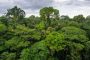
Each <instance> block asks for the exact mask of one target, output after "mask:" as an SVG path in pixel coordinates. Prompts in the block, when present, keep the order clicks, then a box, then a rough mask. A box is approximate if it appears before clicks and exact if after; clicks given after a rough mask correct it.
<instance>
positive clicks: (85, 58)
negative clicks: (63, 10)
mask: <svg viewBox="0 0 90 60" xmlns="http://www.w3.org/2000/svg"><path fill="white" fill-rule="evenodd" d="M89 45H90V16H87V17H86V18H85V17H84V16H83V15H78V16H74V17H73V18H70V17H69V16H64V15H63V16H59V10H57V9H54V8H53V7H44V8H42V9H41V10H40V17H36V16H34V15H31V16H30V17H28V18H26V17H25V12H24V10H22V9H21V8H18V7H17V6H15V7H13V8H11V9H8V10H7V14H6V15H5V16H1V17H0V60H90V46H89Z"/></svg>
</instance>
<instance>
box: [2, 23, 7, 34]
mask: <svg viewBox="0 0 90 60" xmlns="http://www.w3.org/2000/svg"><path fill="white" fill-rule="evenodd" d="M6 30H7V27H6V26H5V25H4V24H2V23H0V33H2V32H5V31H6Z"/></svg>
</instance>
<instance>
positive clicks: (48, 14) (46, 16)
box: [40, 7, 59, 26]
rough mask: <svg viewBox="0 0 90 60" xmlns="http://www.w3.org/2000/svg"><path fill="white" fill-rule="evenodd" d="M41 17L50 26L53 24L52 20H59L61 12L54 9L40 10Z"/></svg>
mask: <svg viewBox="0 0 90 60" xmlns="http://www.w3.org/2000/svg"><path fill="white" fill-rule="evenodd" d="M40 16H41V19H42V20H43V21H45V24H46V25H48V26H49V25H50V24H51V18H56V19H58V18H59V17H58V16H59V11H58V10H57V9H54V8H53V7H45V8H42V9H41V10H40Z"/></svg>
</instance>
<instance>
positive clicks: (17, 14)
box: [6, 6, 25, 20]
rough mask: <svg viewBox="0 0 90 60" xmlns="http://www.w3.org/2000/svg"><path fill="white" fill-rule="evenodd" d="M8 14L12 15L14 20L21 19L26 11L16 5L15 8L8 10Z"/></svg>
mask: <svg viewBox="0 0 90 60" xmlns="http://www.w3.org/2000/svg"><path fill="white" fill-rule="evenodd" d="M6 16H7V17H11V18H12V19H14V20H19V19H21V18H24V17H25V12H24V11H23V10H22V9H21V8H18V7H17V6H14V7H13V8H11V9H8V10H7V14H6Z"/></svg>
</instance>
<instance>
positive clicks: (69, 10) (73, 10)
mask: <svg viewBox="0 0 90 60" xmlns="http://www.w3.org/2000/svg"><path fill="white" fill-rule="evenodd" d="M15 5H17V6H18V7H20V8H22V9H23V10H24V11H25V12H26V15H27V16H30V15H32V14H34V15H39V10H40V9H41V8H43V7H46V6H53V7H54V8H57V9H58V10H59V11H60V15H69V16H70V17H73V16H74V15H78V14H83V15H84V16H87V15H90V0H0V15H3V14H5V13H6V10H7V9H9V8H12V7H13V6H15Z"/></svg>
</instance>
